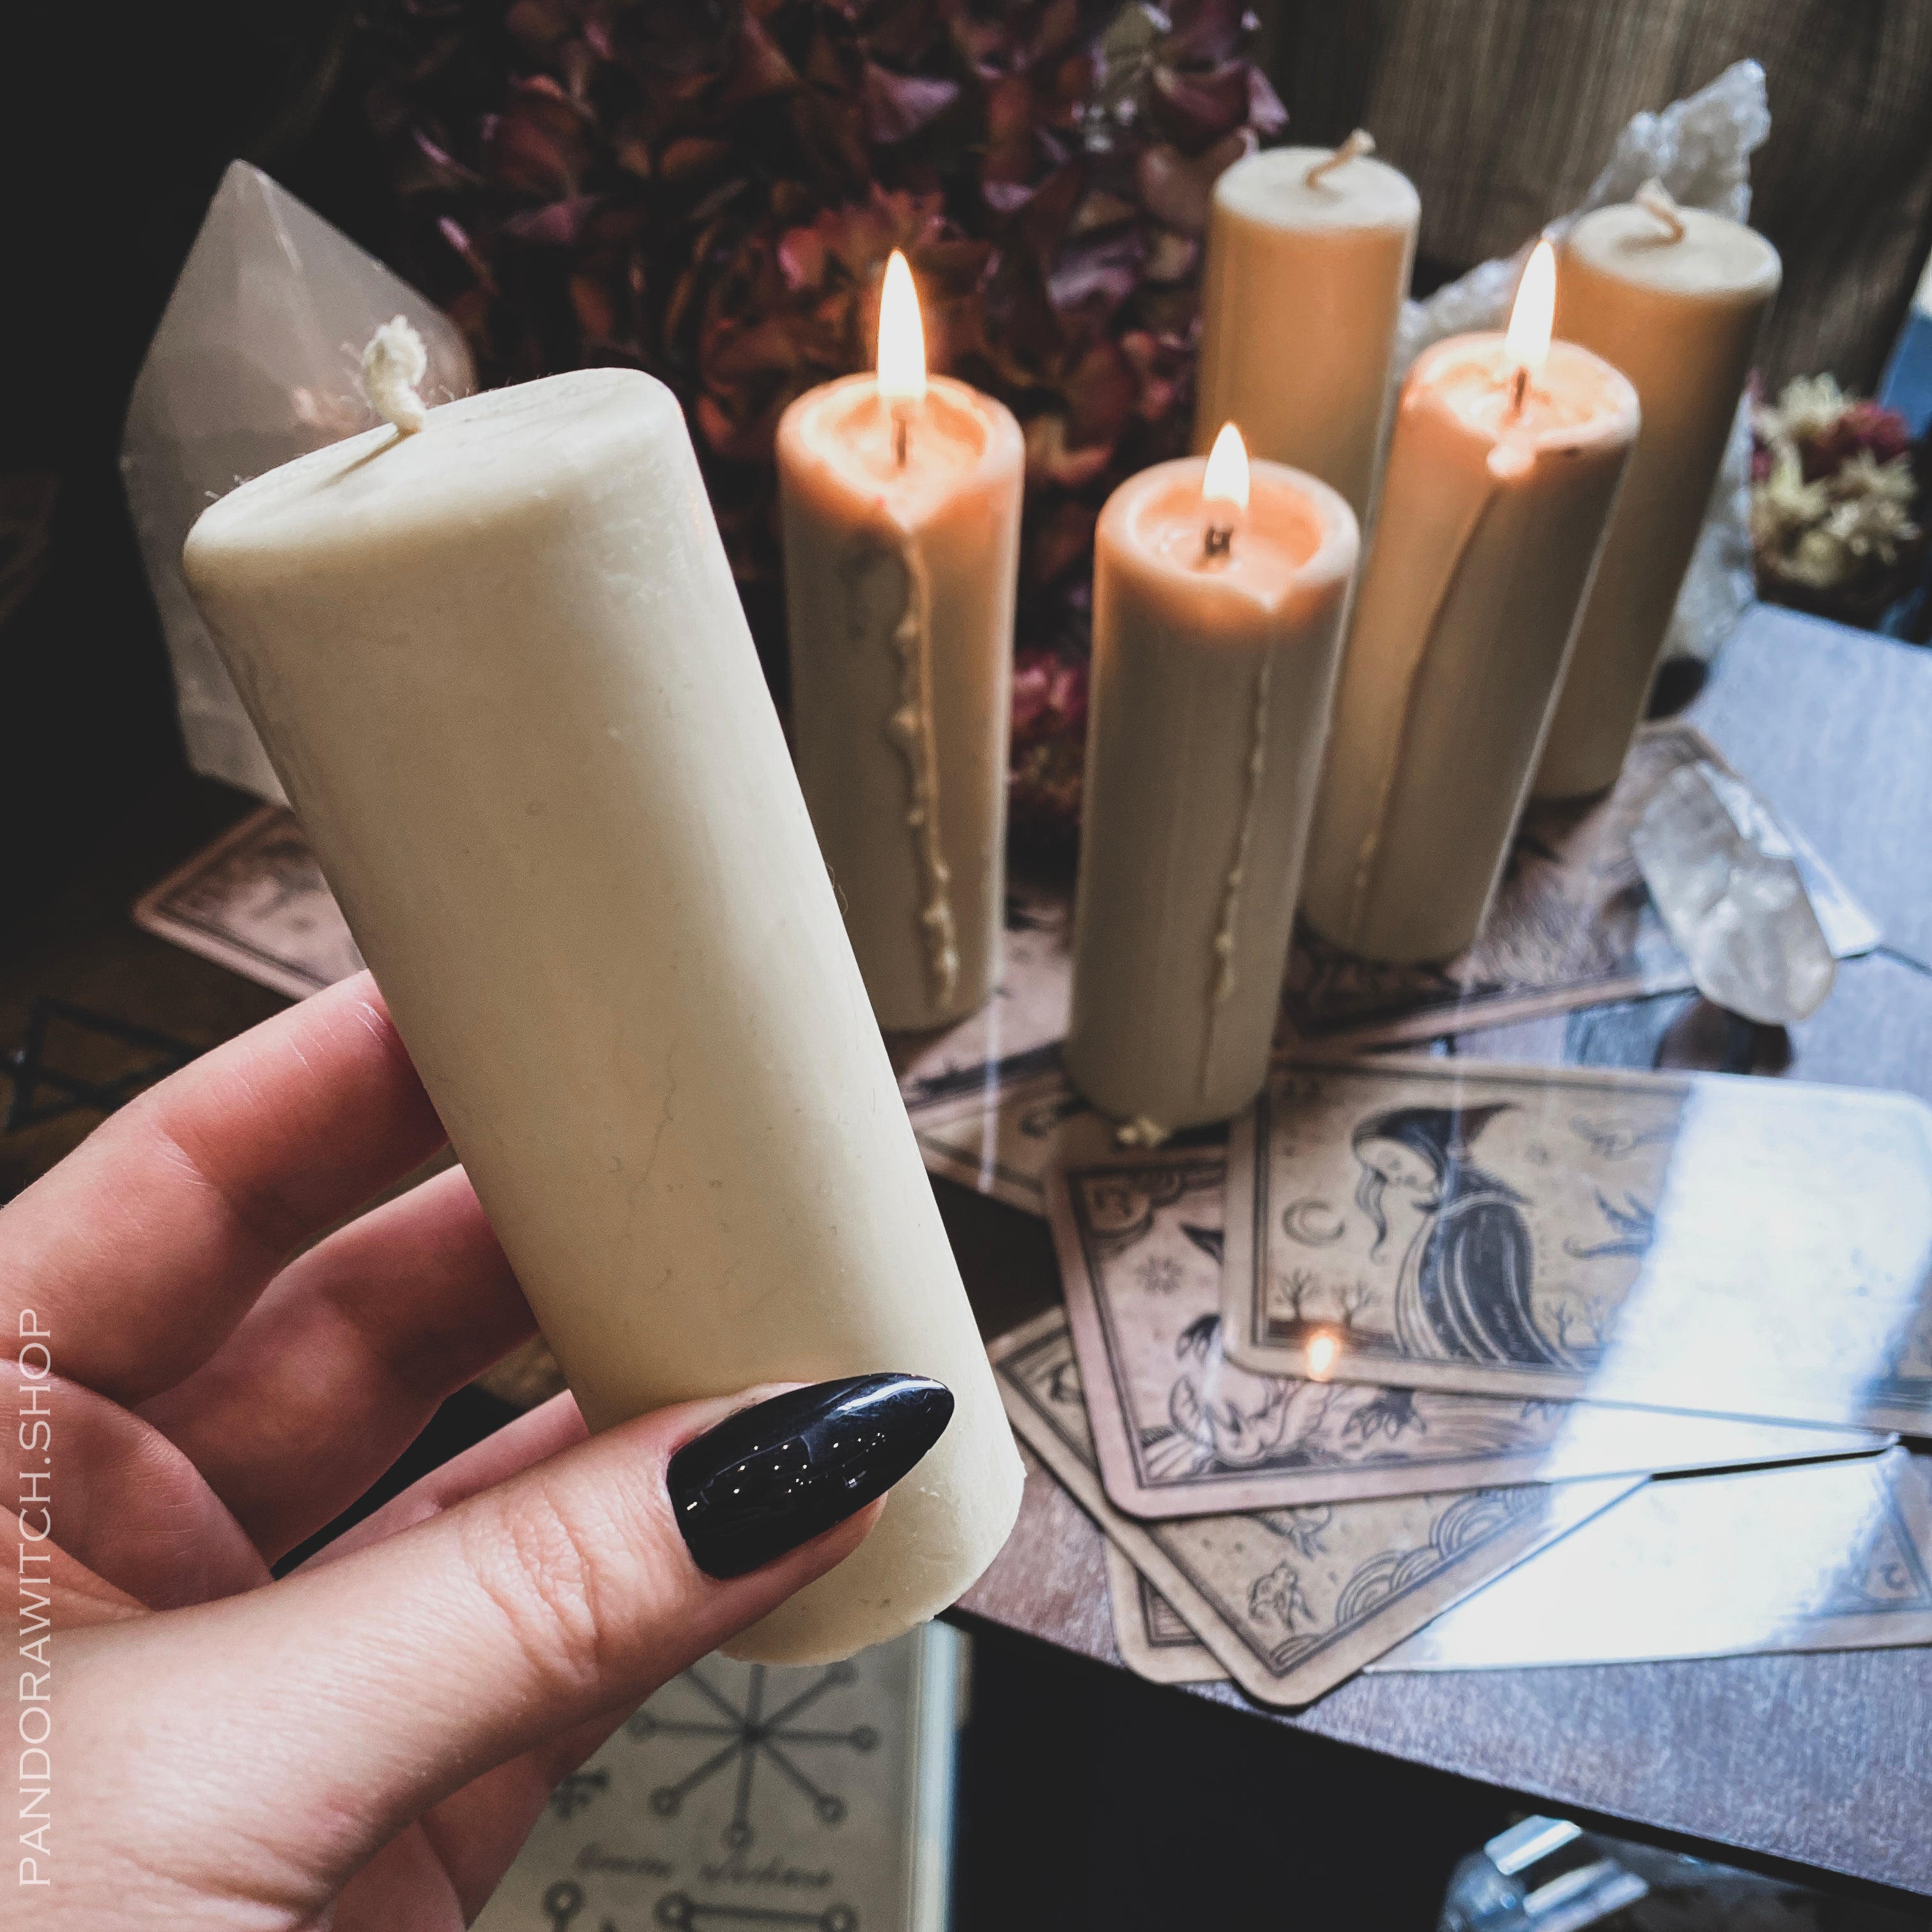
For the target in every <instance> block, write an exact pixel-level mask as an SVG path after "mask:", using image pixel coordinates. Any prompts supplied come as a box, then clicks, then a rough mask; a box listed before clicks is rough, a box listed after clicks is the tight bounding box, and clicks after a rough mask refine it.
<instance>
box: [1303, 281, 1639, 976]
mask: <svg viewBox="0 0 1932 1932" xmlns="http://www.w3.org/2000/svg"><path fill="white" fill-rule="evenodd" d="M1554 272H1555V271H1554V263H1553V260H1552V258H1551V257H1550V250H1549V246H1548V245H1547V243H1544V244H1540V245H1538V248H1537V249H1536V250H1535V251H1534V253H1533V254H1532V257H1531V266H1530V268H1529V270H1528V271H1526V273H1525V275H1524V278H1523V288H1522V290H1521V291H1520V293H1519V295H1518V297H1517V310H1516V314H1515V316H1514V317H1513V319H1512V320H1511V329H1510V335H1509V336H1508V338H1505V337H1503V336H1501V335H1459V336H1452V337H1451V338H1449V339H1448V341H1445V342H1439V343H1438V344H1436V345H1435V347H1433V348H1432V349H1430V350H1427V351H1426V352H1425V353H1424V354H1423V355H1422V356H1419V357H1418V359H1417V360H1416V363H1415V367H1414V368H1413V369H1412V371H1410V373H1409V379H1408V380H1407V381H1406V383H1404V384H1403V392H1402V401H1401V403H1400V407H1398V409H1397V414H1396V423H1395V434H1394V439H1393V440H1392V441H1391V444H1390V447H1389V460H1388V475H1387V476H1386V478H1385V480H1384V482H1383V486H1382V502H1381V506H1380V508H1379V512H1378V515H1377V521H1376V538H1375V543H1374V545H1373V548H1372V550H1371V551H1370V556H1369V561H1368V563H1367V567H1366V568H1365V569H1364V572H1363V580H1362V592H1361V598H1360V601H1359V602H1358V606H1357V609H1356V613H1355V622H1354V625H1353V628H1352V631H1351V634H1350V636H1349V647H1348V651H1347V653H1346V657H1345V658H1344V661H1343V669H1342V678H1341V688H1340V694H1339V696H1338V697H1337V700H1336V706H1335V725H1334V731H1333V732H1332V733H1331V736H1330V740H1329V747H1328V763H1327V766H1326V767H1325V772H1324V775H1323V778H1322V792H1321V797H1320V799H1319V803H1318V805H1317V806H1316V814H1315V829H1314V832H1313V836H1312V838H1310V843H1309V849H1308V867H1307V874H1306V876H1305V878H1304V883H1303V889H1302V910H1303V913H1304V915H1305V916H1306V917H1307V919H1308V921H1309V923H1310V925H1311V926H1313V927H1314V929H1316V932H1319V934H1321V935H1322V938H1325V939H1327V940H1330V941H1333V942H1334V944H1337V945H1338V946H1341V947H1346V948H1347V949H1348V950H1349V951H1351V952H1353V953H1362V954H1364V955H1366V956H1367V957H1368V958H1370V959H1384V960H1393V961H1418V960H1431V959H1448V958H1449V957H1450V956H1451V955H1453V954H1454V953H1460V951H1461V950H1463V947H1466V945H1468V944H1469V941H1471V940H1472V939H1473V938H1475V935H1476V932H1477V929H1478V927H1479V926H1481V923H1482V921H1483V916H1484V912H1485V911H1486V910H1487V907H1488V904H1489V901H1490V896H1491V895H1492V893H1493V892H1494V890H1495V889H1496V880H1498V878H1499V877H1500V876H1501V874H1502V868H1503V862H1504V860H1505V858H1506V856H1508V850H1509V842H1510V836H1511V832H1513V831H1514V828H1515V824H1516V820H1517V814H1518V813H1519V811H1520V809H1521V808H1522V805H1523V797H1524V795H1525V793H1526V791H1527V790H1528V789H1529V778H1530V774H1531V773H1532V772H1533V771H1534V770H1535V769H1536V760H1537V755H1538V751H1539V750H1540V749H1541V745H1542V741H1543V735H1544V729H1545V727H1546V726H1547V723H1548V721H1549V718H1550V709H1551V707H1552V706H1553V703H1554V701H1555V699H1556V688H1557V683H1558V681H1559V679H1560V678H1561V677H1562V672H1563V662H1564V657H1565V652H1566V651H1567V650H1568V646H1569V643H1570V640H1571V637H1572V635H1573V634H1574V631H1575V628H1576V623H1577V613H1578V612H1579V610H1580V608H1581V606H1582V602H1583V593H1584V591H1585V589H1586V587H1587V586H1588V584H1589V578H1590V572H1591V571H1592V568H1593V567H1594V565H1595V562H1596V559H1597V555H1598V551H1599V550H1600V549H1601V546H1602V543H1603V538H1604V529H1605V527H1606V526H1607V522H1608V519H1609V517H1610V508H1611V505H1612V503H1613V501H1614V499H1615V498H1616V491H1617V485H1618V483H1619V480H1620V479H1621V478H1622V475H1623V470H1624V465H1625V460H1626V459H1627V458H1628V456H1629V454H1630V448H1631V442H1632V440H1634V437H1636V434H1637V421H1638V411H1637V392H1635V391H1634V389H1632V388H1631V386H1630V383H1628V381H1627V380H1625V378H1624V377H1622V376H1621V375H1619V374H1618V373H1617V371H1616V370H1614V369H1613V368H1611V367H1610V365H1609V364H1608V363H1607V362H1604V361H1603V360H1602V359H1601V358H1599V357H1598V356H1592V354H1591V353H1589V350H1585V349H1579V348H1577V347H1575V346H1574V344H1570V343H1567V342H1551V341H1550V296H1551V288H1550V284H1551V283H1552V282H1553V279H1554Z"/></svg>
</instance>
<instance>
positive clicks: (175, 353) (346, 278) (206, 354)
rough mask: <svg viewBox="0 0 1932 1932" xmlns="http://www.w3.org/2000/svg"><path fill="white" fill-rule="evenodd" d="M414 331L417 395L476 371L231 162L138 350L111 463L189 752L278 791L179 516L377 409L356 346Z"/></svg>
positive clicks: (436, 398)
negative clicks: (187, 567) (204, 598)
mask: <svg viewBox="0 0 1932 1932" xmlns="http://www.w3.org/2000/svg"><path fill="white" fill-rule="evenodd" d="M398 315H400V316H403V317H406V318H407V320H408V321H409V322H410V323H411V324H412V325H413V326H414V328H415V329H416V332H417V333H418V334H419V335H420V336H421V337H422V339H423V341H424V343H425V346H426V347H427V348H428V352H429V370H428V374H427V375H426V376H425V377H424V380H423V383H422V397H423V400H424V401H425V402H426V403H428V404H437V403H440V402H446V401H449V399H450V398H452V397H455V396H466V395H469V392H471V391H472V389H474V388H475V386H476V379H475V370H474V368H473V367H472V364H471V362H470V359H469V350H468V348H467V347H466V345H465V344H464V342H463V338H462V337H461V336H460V335H459V334H458V332H457V330H456V328H455V325H454V324H453V323H452V322H451V321H450V320H449V317H447V316H446V315H444V314H443V312H442V311H440V309H437V308H435V307H434V305H432V304H431V303H430V302H428V300H426V299H425V298H424V297H423V296H421V295H419V294H418V293H417V292H416V290H414V289H413V288H411V287H410V285H409V284H408V283H407V282H405V281H402V280H401V279H400V278H398V277H397V276H395V275H392V274H391V273H390V272H389V270H388V269H386V268H384V267H383V265H382V263H380V262H378V261H377V260H376V259H375V258H374V257H373V256H371V255H368V254H365V253H364V252H363V251H362V249H360V248H357V247H356V244H355V243H354V242H352V241H350V239H349V238H348V237H347V236H346V235H344V234H343V233H341V232H340V231H339V230H338V229H335V228H332V227H331V226H329V223H327V222H326V221H325V220H323V218H322V217H321V216H320V215H319V214H317V213H316V212H315V211H314V209H313V208H308V207H307V206H305V205H304V204H303V203H302V202H299V201H298V200H296V198H295V196H293V195H292V194H290V193H288V192H287V190H285V189H283V188H281V187H277V185H276V184H275V182H273V181H271V180H270V179H269V177H268V176H267V175H265V174H263V172H261V170H260V169H258V168H252V167H251V166H248V163H246V162H245V161H236V162H234V163H232V164H231V165H230V166H229V169H228V172H226V174H225V175H223V176H222V178H221V185H220V187H218V188H217V189H216V190H215V194H214V200H213V201H212V202H210V203H209V205H208V214H207V217H206V219H205V220H203V222H202V226H201V233H199V235H198V236H196V237H195V242H194V246H193V248H191V249H190V251H188V257H187V261H186V263H184V264H183V266H182V268H181V278H180V280H179V281H177V282H176V283H175V291H174V293H173V294H172V296H169V299H168V305H167V308H166V311H165V312H164V313H163V315H162V317H161V321H160V327H159V328H158V329H156V330H155V332H154V341H153V342H152V344H150V346H149V347H148V356H147V360H146V361H145V362H143V363H142V365H141V373H140V374H139V377H137V378H136V380H135V383H134V392H133V398H132V400H131V401H130V403H129V404H128V408H127V427H126V428H125V430H124V432H123V434H122V436H121V481H122V482H123V484H124V486H125V487H126V489H127V506H128V508H129V510H130V512H131V513H132V514H133V520H134V530H135V534H136V537H137V538H138V539H139V543H140V546H141V559H142V562H143V564H144V565H145V566H146V568H147V572H148V583H149V585H150V586H151V587H152V589H153V591H154V602H155V604H156V605H157V607H158V608H159V610H160V618H161V628H162V629H163V631H164V632H165V633H166V637H167V643H168V655H169V659H170V660H171V661H172V664H173V666H174V674H175V697H176V700H177V702H178V704H179V706H180V710H181V735H182V736H183V737H184V739H186V740H187V754H188V760H189V762H190V763H191V764H192V765H193V766H194V768H195V769H196V771H198V772H205V773H207V774H208V775H209V776H210V777H212V778H226V780H227V781H228V782H229V784H236V785H240V786H241V787H243V788H244V789H245V790H248V791H252V792H255V793H259V794H260V796H263V798H268V799H276V800H278V801H279V800H280V799H281V796H282V793H281V787H280V785H278V784H277V783H276V781H275V772H273V770H272V769H271V768H270V766H269V760H268V757H267V756H266V754H265V753H264V752H263V749H262V747H261V745H260V742H259V741H258V740H257V738H256V736H255V732H254V727H253V726H252V725H251V724H250V723H249V722H248V714H247V713H246V712H245V711H244V710H243V709H242V700H240V698H239V697H237V696H236V692H235V687H234V685H233V683H231V682H230V681H229V676H228V673H227V670H226V667H224V666H223V664H222V661H221V658H220V654H219V653H218V652H217V651H216V649H215V647H214V643H213V640H211V638H210V637H208V633H207V631H205V629H204V628H202V622H201V618H200V616H199V613H197V612H196V610H195V607H194V605H193V602H192V601H190V598H189V596H188V594H187V585H186V584H185V583H184V582H183V581H182V579H181V544H182V543H183V542H184V541H185V540H186V538H187V533H188V529H189V526H190V525H191V524H192V523H193V521H194V520H195V518H196V517H198V516H199V514H201V512H202V510H204V509H205V508H206V507H207V506H208V504H209V503H211V502H213V501H214V499H215V498H216V497H217V496H223V495H225V494H226V493H227V492H228V491H229V490H232V489H233V488H234V487H235V486H236V484H238V483H240V482H242V481H245V480H246V479H247V478H249V477H251V476H258V475H260V474H261V473H262V472H263V470H265V469H273V468H275V466H276V465H277V464H278V463H286V462H287V461H288V460H290V458H293V457H296V456H300V455H303V454H304V453H305V452H307V451H308V450H311V449H320V447H321V446H323V444H324V443H335V442H338V441H339V440H341V438H342V437H345V436H350V435H353V434H355V433H356V431H359V430H365V429H370V428H374V426H375V425H377V423H378V422H380V421H381V418H380V417H379V416H377V413H376V412H375V410H373V409H372V408H371V407H370V406H369V404H368V401H366V400H365V398H364V396H363V394H362V383H361V369H362V350H363V348H364V346H365V344H367V343H368V340H369V338H370V337H371V336H372V335H374V334H375V332H376V331H377V329H379V328H380V327H381V326H382V325H383V323H386V322H387V321H389V320H390V319H391V317H394V316H398Z"/></svg>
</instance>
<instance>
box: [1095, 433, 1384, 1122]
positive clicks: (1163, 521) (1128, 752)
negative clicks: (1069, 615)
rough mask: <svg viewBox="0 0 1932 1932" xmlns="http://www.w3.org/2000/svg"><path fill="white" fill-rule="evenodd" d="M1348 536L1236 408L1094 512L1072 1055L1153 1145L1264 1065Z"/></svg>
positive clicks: (1254, 1085) (1332, 661) (1239, 1094)
mask: <svg viewBox="0 0 1932 1932" xmlns="http://www.w3.org/2000/svg"><path fill="white" fill-rule="evenodd" d="M1356 544H1357V532H1356V526H1355V513H1354V512H1353V511H1352V510H1350V508H1349V506H1348V505H1347V503H1346V502H1344V501H1343V499H1342V497H1341V496H1340V494H1339V493H1337V492H1336V491H1335V490H1331V488H1329V487H1328V485H1327V484H1325V483H1322V482H1320V481H1317V480H1316V478H1314V477H1313V476H1309V475H1304V474H1303V473H1302V472H1300V471H1298V470H1294V469H1288V468H1286V467H1285V466H1283V465H1282V464H1280V463H1262V462H1256V463H1252V464H1251V463H1250V461H1249V460H1248V457H1247V452H1246V451H1245V450H1244V449H1243V447H1242V445H1241V437H1240V436H1239V434H1238V433H1237V432H1236V431H1235V428H1234V427H1233V426H1232V425H1228V426H1227V427H1226V428H1223V431H1222V432H1221V434H1220V437H1219V438H1218V439H1217V441H1216V443H1215V446H1214V451H1213V453H1212V454H1211V455H1210V456H1209V457H1208V458H1207V459H1206V460H1205V462H1204V461H1203V460H1202V458H1199V457H1188V458H1182V459H1181V460H1179V461H1177V462H1172V463H1160V464H1158V465H1157V466H1155V467H1154V468H1153V469H1147V470H1143V471H1142V472H1141V474H1140V475H1138V476H1135V477H1132V478H1130V479H1129V480H1128V481H1127V482H1125V483H1124V484H1121V487H1119V488H1118V490H1115V492H1114V493H1113V495H1112V496H1110V497H1109V499H1108V500H1107V505H1106V508H1104V509H1103V511H1101V513H1100V524H1099V526H1098V528H1097V530H1096V532H1095V536H1094V661H1093V673H1092V686H1091V700H1090V715H1089V721H1088V736H1087V776H1086V786H1085V802H1084V805H1083V808H1082V833H1081V847H1080V880H1079V895H1078V898H1077V901H1076V914H1075V922H1074V939H1073V1019H1072V1024H1071V1026H1070V1029H1069V1032H1068V1037H1067V1046H1066V1055H1065V1057H1066V1064H1067V1071H1068V1073H1069V1074H1070V1076H1072V1078H1073V1081H1074V1082H1075V1084H1076V1085H1077V1086H1078V1087H1079V1088H1080V1090H1081V1091H1082V1093H1084V1094H1085V1095H1086V1096H1087V1097H1088V1099H1089V1100H1091V1101H1093V1103H1094V1104H1095V1106H1097V1107H1099V1108H1100V1109H1101V1111H1102V1112H1103V1113H1106V1114H1109V1115H1112V1117H1113V1118H1115V1119H1116V1120H1118V1121H1122V1122H1126V1123H1130V1124H1133V1127H1134V1128H1135V1130H1136V1132H1137V1133H1139V1134H1140V1135H1141V1136H1142V1137H1143V1138H1146V1139H1154V1138H1157V1137H1159V1136H1162V1135H1164V1134H1166V1133H1170V1132H1172V1131H1173V1130H1175V1129H1176V1128H1179V1127H1191V1126H1194V1125H1196V1124H1199V1123H1200V1122H1202V1121H1218V1120H1225V1119H1226V1118H1228V1117H1229V1115H1232V1114H1233V1113H1235V1112H1238V1110H1239V1109H1241V1107H1243V1106H1246V1105H1247V1103H1248V1102H1249V1101H1250V1100H1253V1098H1254V1097H1255V1094H1256V1093H1257V1092H1258V1091H1259V1089H1260V1087H1261V1084H1262V1079H1264V1077H1265V1075H1266V1073H1267V1070H1268V1049H1269V1045H1270V1042H1271V1038H1272V1036H1273V1033H1274V1019H1275V1011H1276V1007H1277V1004H1278V1002H1279V1001H1280V992H1281V977H1282V972H1283V968H1284V967H1285V966H1286V964H1287V960H1288V944H1289V933H1290V929H1291V927H1292V922H1293V915H1294V908H1295V885H1296V880H1297V877H1298V874H1299V873H1300V871H1301V857H1302V850H1303V847H1304V844H1305V843H1306V840H1307V825H1308V814H1309V806H1310V800H1311V799H1312V798H1313V795H1314V790H1315V781H1316V773H1317V771H1318V769H1319V764H1320V761H1321V756H1322V736H1323V734H1324V733H1325V730H1326V729H1327V727H1328V712H1329V706H1330V702H1331V698H1332V697H1333V694H1334V681H1335V667H1336V663H1337V658H1338V656H1339V655H1340V639H1341V628H1342V617H1343V610H1344V607H1345V606H1346V604H1347V601H1348V595H1349V586H1350V584H1351V583H1352V580H1353V578H1354V574H1355V551H1356Z"/></svg>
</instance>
